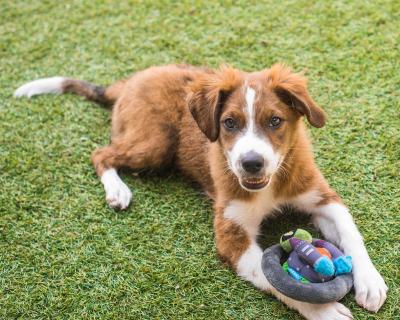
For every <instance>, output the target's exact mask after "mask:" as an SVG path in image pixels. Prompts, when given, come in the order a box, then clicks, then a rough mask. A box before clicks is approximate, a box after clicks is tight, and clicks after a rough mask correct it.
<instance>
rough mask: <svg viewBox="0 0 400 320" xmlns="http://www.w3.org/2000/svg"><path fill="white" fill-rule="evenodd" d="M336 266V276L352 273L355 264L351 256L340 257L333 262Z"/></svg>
mask: <svg viewBox="0 0 400 320" xmlns="http://www.w3.org/2000/svg"><path fill="white" fill-rule="evenodd" d="M333 264H334V266H335V275H337V276H338V275H340V274H345V273H349V272H351V270H352V268H353V264H352V262H351V257H350V256H340V257H337V258H336V259H335V260H333Z"/></svg>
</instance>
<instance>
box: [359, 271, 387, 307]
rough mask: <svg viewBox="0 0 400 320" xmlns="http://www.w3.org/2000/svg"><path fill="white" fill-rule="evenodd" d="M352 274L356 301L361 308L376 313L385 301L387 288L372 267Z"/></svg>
mask: <svg viewBox="0 0 400 320" xmlns="http://www.w3.org/2000/svg"><path fill="white" fill-rule="evenodd" d="M362 268H363V269H361V270H358V271H357V272H354V288H355V290H356V301H357V303H358V304H359V305H360V306H362V307H363V308H365V309H367V310H369V311H373V312H377V311H378V310H379V309H380V307H382V305H383V303H384V302H385V300H386V292H387V291H388V287H387V286H386V284H385V281H384V280H383V278H382V276H381V275H380V274H379V272H378V271H377V270H376V269H375V267H374V266H373V265H370V266H362Z"/></svg>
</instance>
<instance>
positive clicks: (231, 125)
mask: <svg viewBox="0 0 400 320" xmlns="http://www.w3.org/2000/svg"><path fill="white" fill-rule="evenodd" d="M224 126H225V128H226V129H228V130H234V129H237V128H238V127H239V125H238V122H237V121H236V120H235V119H233V118H226V119H225V120H224Z"/></svg>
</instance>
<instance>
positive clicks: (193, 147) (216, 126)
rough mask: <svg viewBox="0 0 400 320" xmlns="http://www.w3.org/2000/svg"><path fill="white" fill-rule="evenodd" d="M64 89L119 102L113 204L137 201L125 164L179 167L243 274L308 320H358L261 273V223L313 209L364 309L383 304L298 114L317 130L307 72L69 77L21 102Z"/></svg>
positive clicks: (112, 151) (278, 68)
mask: <svg viewBox="0 0 400 320" xmlns="http://www.w3.org/2000/svg"><path fill="white" fill-rule="evenodd" d="M65 92H73V93H76V94H79V95H82V96H85V97H86V98H88V99H89V100H92V101H96V102H99V103H105V104H110V105H113V108H112V134H111V144H110V145H108V146H106V147H103V148H100V149H98V150H96V151H95V152H94V153H93V155H92V161H93V164H94V167H95V169H96V171H97V174H98V175H99V177H101V182H102V183H103V185H104V189H105V192H106V200H107V202H108V203H109V205H110V206H111V207H113V208H118V209H126V208H127V207H128V205H129V203H130V201H131V198H132V193H131V191H130V190H129V188H128V187H127V186H126V185H125V184H124V182H123V181H122V180H121V179H120V177H119V176H118V173H117V170H118V169H119V168H121V167H129V168H132V169H141V168H160V167H163V166H168V165H175V166H176V167H178V168H179V169H180V170H181V171H182V172H183V173H184V174H185V175H187V176H189V177H191V178H192V179H194V180H195V181H197V182H198V183H199V184H200V185H201V186H202V188H203V189H204V190H205V191H206V192H207V193H208V194H209V195H210V197H211V198H213V199H214V203H215V204H214V207H215V220H214V228H215V238H216V246H217V251H218V253H219V255H220V256H221V258H222V259H223V260H224V261H226V262H228V263H229V264H230V265H231V266H232V267H233V269H234V270H235V271H236V272H237V274H238V275H239V276H240V277H242V278H244V279H246V280H247V281H250V282H251V283H252V284H253V285H254V286H256V287H257V288H259V289H261V290H264V291H267V292H270V293H272V294H274V295H275V296H276V297H277V298H279V299H280V300H282V301H283V302H284V303H286V304H287V305H288V306H289V307H291V308H294V309H296V310H298V311H299V312H300V313H301V314H302V315H303V316H304V317H306V318H307V319H318V320H321V319H349V318H352V315H351V312H350V311H349V310H348V309H347V308H346V307H345V306H343V305H342V304H340V303H328V304H323V305H313V304H308V303H304V302H299V301H295V300H292V299H290V298H288V297H285V296H283V295H282V294H280V293H279V292H277V291H276V290H275V289H274V288H273V287H272V286H271V285H270V284H269V283H268V281H267V280H266V278H265V277H264V275H263V273H262V271H261V256H262V250H261V248H260V247H259V245H258V244H257V242H256V238H257V235H258V233H259V228H260V224H261V222H262V220H263V219H264V218H266V217H268V215H270V214H271V213H272V212H273V211H274V210H276V209H277V208H279V207H281V206H283V205H291V206H293V207H296V208H299V209H301V210H304V211H307V212H309V213H310V214H311V216H312V218H313V222H314V223H315V225H316V226H317V227H318V228H319V229H320V230H321V232H322V233H323V235H324V236H325V238H326V239H328V240H330V241H332V242H333V243H336V244H337V245H339V246H340V247H341V248H342V249H343V250H344V252H345V253H346V254H347V255H351V256H352V257H353V263H354V285H355V291H356V300H357V302H358V304H360V305H361V306H363V307H364V308H366V309H367V310H370V311H375V312H376V311H378V310H379V308H380V307H381V306H382V304H383V303H384V301H385V299H386V292H387V286H386V285H385V282H384V280H383V279H382V277H381V276H380V274H379V273H378V272H377V270H376V269H375V267H374V266H373V264H372V262H371V260H370V258H369V256H368V253H367V250H366V249H365V246H364V243H363V239H362V237H361V235H360V233H359V231H358V230H357V227H356V226H355V224H354V221H353V219H352V216H351V215H350V213H349V211H348V209H347V208H346V206H345V205H344V204H343V203H342V201H341V199H340V197H339V196H338V195H337V194H336V193H335V192H334V191H333V190H332V189H331V188H330V187H329V185H328V183H327V182H326V181H325V179H324V177H323V176H322V174H321V173H320V171H319V169H318V168H317V166H316V165H315V163H314V159H313V154H312V151H311V146H310V142H309V139H308V138H307V133H306V128H305V125H304V123H303V121H302V116H305V117H306V118H307V120H308V122H309V123H310V124H311V125H312V126H314V127H317V128H320V127H322V126H324V124H325V115H324V112H323V111H322V110H321V109H320V108H319V107H318V105H317V104H316V103H315V102H314V101H313V99H312V98H311V97H310V96H309V94H308V91H307V85H306V79H305V78H304V77H303V76H302V75H300V74H296V73H293V72H291V71H290V69H288V68H287V67H285V66H283V65H280V64H277V65H274V66H272V67H271V68H270V69H266V70H262V71H259V72H252V73H247V72H242V71H239V70H236V69H233V68H230V67H223V68H221V69H220V70H217V71H213V70H209V69H205V68H197V67H192V66H187V65H169V66H162V67H152V68H149V69H146V70H144V71H141V72H138V73H136V74H134V75H133V76H132V77H131V78H129V79H127V80H122V81H119V82H117V83H115V84H113V85H111V86H109V87H106V88H103V87H100V86H95V85H92V84H89V83H86V82H83V81H80V80H74V79H68V78H63V77H54V78H47V79H40V80H36V81H33V82H30V83H27V84H25V85H23V86H22V87H20V88H19V89H18V90H17V91H16V92H15V96H17V97H21V96H27V97H31V96H33V95H37V94H43V93H65Z"/></svg>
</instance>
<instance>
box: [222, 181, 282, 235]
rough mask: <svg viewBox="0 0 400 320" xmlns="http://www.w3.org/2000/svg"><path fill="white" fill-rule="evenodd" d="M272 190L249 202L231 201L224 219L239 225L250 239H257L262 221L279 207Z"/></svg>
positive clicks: (261, 192) (267, 190)
mask: <svg viewBox="0 0 400 320" xmlns="http://www.w3.org/2000/svg"><path fill="white" fill-rule="evenodd" d="M279 204H280V203H279V201H278V200H277V199H276V198H274V197H273V194H272V190H271V189H270V188H266V189H264V190H262V191H260V192H259V193H257V195H256V196H255V197H254V198H252V199H251V200H249V201H242V200H231V201H230V202H229V204H228V206H227V207H226V208H225V211H224V217H225V218H226V219H231V220H233V221H235V222H236V223H237V224H239V225H240V226H241V227H242V228H243V229H244V230H246V232H247V233H248V235H249V236H250V237H252V238H253V237H256V236H257V234H258V231H259V226H260V224H261V222H262V220H263V219H264V218H265V217H267V216H268V215H270V214H271V213H272V212H273V211H274V210H276V209H277V208H278V207H279Z"/></svg>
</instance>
